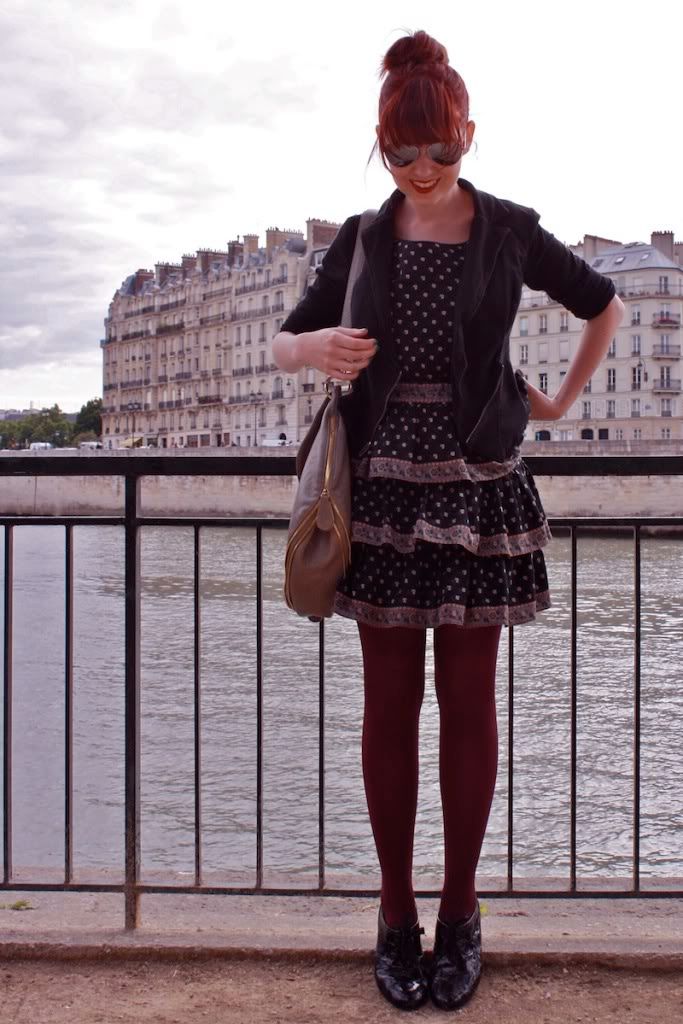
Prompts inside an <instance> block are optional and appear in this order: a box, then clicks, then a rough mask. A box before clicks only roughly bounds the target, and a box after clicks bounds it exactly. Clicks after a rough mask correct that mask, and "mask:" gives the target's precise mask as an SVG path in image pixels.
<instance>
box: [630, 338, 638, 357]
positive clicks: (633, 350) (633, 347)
mask: <svg viewBox="0 0 683 1024" xmlns="http://www.w3.org/2000/svg"><path fill="white" fill-rule="evenodd" d="M631 355H632V356H639V355H640V335H639V334H632V335H631Z"/></svg>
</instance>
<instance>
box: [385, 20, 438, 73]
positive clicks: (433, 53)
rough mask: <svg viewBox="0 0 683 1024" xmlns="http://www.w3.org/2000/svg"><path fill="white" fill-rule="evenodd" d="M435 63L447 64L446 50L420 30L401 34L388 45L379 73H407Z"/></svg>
mask: <svg viewBox="0 0 683 1024" xmlns="http://www.w3.org/2000/svg"><path fill="white" fill-rule="evenodd" d="M435 64H445V65H446V66H448V51H447V50H446V47H445V46H443V45H442V44H441V43H439V42H437V40H436V39H434V38H432V36H430V35H428V34H427V33H426V32H423V31H422V30H420V31H418V32H413V33H412V34H411V35H409V36H403V38H402V39H398V40H397V41H396V42H395V43H394V44H393V46H390V47H389V49H388V50H387V52H386V53H385V55H384V58H383V60H382V68H381V72H380V73H381V74H385V73H391V72H394V73H396V72H398V73H399V74H409V73H410V72H412V71H415V70H416V69H417V68H419V67H420V66H429V65H432V66H433V65H435Z"/></svg>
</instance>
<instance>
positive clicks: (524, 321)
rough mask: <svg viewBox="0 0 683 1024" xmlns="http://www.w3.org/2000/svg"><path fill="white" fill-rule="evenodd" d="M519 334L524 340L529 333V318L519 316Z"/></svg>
mask: <svg viewBox="0 0 683 1024" xmlns="http://www.w3.org/2000/svg"><path fill="white" fill-rule="evenodd" d="M519 333H520V335H521V337H523V338H526V336H527V334H528V333H529V317H528V316H520V318H519Z"/></svg>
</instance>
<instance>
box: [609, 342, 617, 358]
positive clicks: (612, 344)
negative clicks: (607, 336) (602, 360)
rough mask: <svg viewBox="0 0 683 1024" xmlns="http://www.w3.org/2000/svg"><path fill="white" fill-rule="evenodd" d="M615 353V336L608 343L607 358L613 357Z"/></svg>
mask: <svg viewBox="0 0 683 1024" xmlns="http://www.w3.org/2000/svg"><path fill="white" fill-rule="evenodd" d="M616 354H617V339H616V338H612V340H611V341H610V343H609V348H608V349H607V358H608V359H614V357H615V356H616Z"/></svg>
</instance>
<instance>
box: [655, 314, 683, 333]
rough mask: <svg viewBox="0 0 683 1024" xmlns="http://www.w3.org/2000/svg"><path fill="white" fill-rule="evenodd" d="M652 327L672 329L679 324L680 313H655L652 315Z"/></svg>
mask: <svg viewBox="0 0 683 1024" xmlns="http://www.w3.org/2000/svg"><path fill="white" fill-rule="evenodd" d="M652 326H653V327H671V328H673V329H674V330H675V329H676V328H677V327H680V326H681V314H680V313H665V312H661V313H655V315H654V316H653V317H652Z"/></svg>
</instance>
